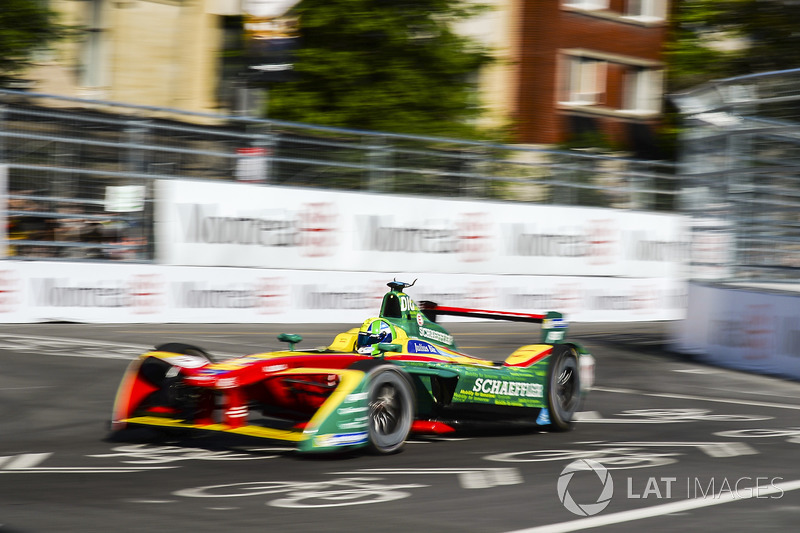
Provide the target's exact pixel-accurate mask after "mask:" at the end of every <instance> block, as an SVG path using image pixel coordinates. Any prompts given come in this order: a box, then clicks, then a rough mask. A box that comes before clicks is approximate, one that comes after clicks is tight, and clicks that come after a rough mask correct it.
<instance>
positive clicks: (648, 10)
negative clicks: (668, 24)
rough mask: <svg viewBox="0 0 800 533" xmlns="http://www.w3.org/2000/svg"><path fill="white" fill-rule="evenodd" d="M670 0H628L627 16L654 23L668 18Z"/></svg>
mask: <svg viewBox="0 0 800 533" xmlns="http://www.w3.org/2000/svg"><path fill="white" fill-rule="evenodd" d="M667 2H668V0H628V5H627V7H626V10H625V16H626V17H628V18H632V19H636V20H641V21H644V22H654V21H660V20H665V19H666V18H667Z"/></svg>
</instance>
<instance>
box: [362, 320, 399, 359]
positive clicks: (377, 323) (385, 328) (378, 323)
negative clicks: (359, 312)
mask: <svg viewBox="0 0 800 533" xmlns="http://www.w3.org/2000/svg"><path fill="white" fill-rule="evenodd" d="M393 338H394V335H393V328H392V326H391V325H390V324H389V323H388V322H384V321H383V320H373V321H372V322H369V323H365V324H364V325H362V326H361V329H360V330H359V332H358V339H357V340H356V351H358V353H361V354H372V353H373V346H374V345H375V344H378V343H379V342H392V339H393Z"/></svg>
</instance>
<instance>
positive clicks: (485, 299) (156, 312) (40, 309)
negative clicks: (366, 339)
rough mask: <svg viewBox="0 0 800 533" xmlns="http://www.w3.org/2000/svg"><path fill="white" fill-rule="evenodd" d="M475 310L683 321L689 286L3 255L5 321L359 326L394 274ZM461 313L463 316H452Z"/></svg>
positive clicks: (0, 295) (429, 296)
mask: <svg viewBox="0 0 800 533" xmlns="http://www.w3.org/2000/svg"><path fill="white" fill-rule="evenodd" d="M395 276H396V277H397V278H398V279H404V280H406V279H409V280H412V281H413V279H415V278H418V280H419V281H418V282H417V284H416V286H415V287H414V288H413V289H410V290H409V294H410V295H411V296H412V297H413V298H414V299H415V300H417V301H421V300H433V301H436V302H441V303H447V304H448V305H456V306H463V307H472V308H484V309H504V310H514V311H520V312H541V311H542V310H549V309H557V310H559V311H563V312H564V313H565V314H566V316H567V318H568V319H569V320H572V321H575V322H594V321H603V322H605V321H621V322H625V321H640V320H645V321H654V320H675V319H678V318H681V317H682V316H683V315H684V312H685V284H684V283H683V282H681V281H679V280H676V279H673V278H621V277H619V278H604V277H570V276H500V275H475V274H458V275H454V274H442V273H424V272H422V273H420V272H393V273H391V274H389V273H376V272H336V271H317V270H269V269H257V268H231V267H180V266H163V265H152V264H127V263H82V262H59V263H53V262H51V261H24V262H22V261H5V262H3V263H2V264H0V322H2V323H28V322H43V321H75V322H87V323H170V322H172V323H181V322H183V323H192V322H193V323H318V322H336V323H341V322H344V323H352V324H354V325H357V324H360V323H361V322H362V321H363V320H364V318H365V317H367V316H372V315H375V314H377V312H378V309H379V307H380V301H381V296H382V294H383V293H384V292H385V291H386V282H387V280H391V279H392V278H393V277H395ZM450 320H456V319H450Z"/></svg>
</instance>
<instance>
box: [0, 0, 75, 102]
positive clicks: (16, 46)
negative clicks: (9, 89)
mask: <svg viewBox="0 0 800 533" xmlns="http://www.w3.org/2000/svg"><path fill="white" fill-rule="evenodd" d="M2 1H3V6H2V8H0V86H8V85H9V83H11V82H13V81H14V80H16V79H18V77H19V76H20V75H21V74H22V73H24V71H25V70H26V69H27V68H28V67H30V66H31V64H32V63H33V58H34V55H35V54H36V53H37V52H39V51H41V50H43V49H46V48H47V46H48V45H50V44H52V43H53V42H55V41H57V40H59V39H61V38H63V37H65V36H66V35H67V34H68V28H67V27H66V26H62V25H60V24H58V20H57V15H56V13H55V12H54V11H51V10H50V9H48V8H47V7H46V6H45V3H44V2H41V1H40V0H2Z"/></svg>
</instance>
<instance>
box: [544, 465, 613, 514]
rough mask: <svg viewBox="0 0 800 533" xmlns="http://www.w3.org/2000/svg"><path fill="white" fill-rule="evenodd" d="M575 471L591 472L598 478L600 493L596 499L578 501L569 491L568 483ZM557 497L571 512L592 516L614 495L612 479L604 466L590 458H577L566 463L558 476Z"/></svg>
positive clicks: (606, 504)
mask: <svg viewBox="0 0 800 533" xmlns="http://www.w3.org/2000/svg"><path fill="white" fill-rule="evenodd" d="M576 472H581V473H587V472H589V473H591V475H592V476H597V478H598V479H599V480H600V486H601V487H602V488H601V490H600V495H599V496H598V497H597V500H596V501H594V502H589V503H578V502H576V501H575V499H574V498H573V497H572V495H571V494H570V492H569V483H570V481H572V478H573V476H574V475H575V473H576ZM557 490H558V499H559V500H561V503H562V504H563V505H564V507H565V508H566V509H567V510H568V511H569V512H571V513H573V514H576V515H579V516H594V515H596V514H597V513H599V512H601V511H602V510H603V509H605V508H606V507H608V504H609V503H611V497H612V496H613V495H614V480H613V479H611V474H610V473H609V472H608V469H606V467H605V466H603V465H602V464H600V463H598V462H597V461H592V460H591V459H578V460H576V461H572V462H571V463H570V464H568V465H567V466H566V467H565V468H564V470H562V471H561V475H559V477H558V486H557Z"/></svg>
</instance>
